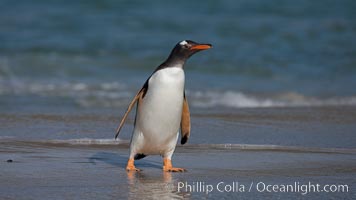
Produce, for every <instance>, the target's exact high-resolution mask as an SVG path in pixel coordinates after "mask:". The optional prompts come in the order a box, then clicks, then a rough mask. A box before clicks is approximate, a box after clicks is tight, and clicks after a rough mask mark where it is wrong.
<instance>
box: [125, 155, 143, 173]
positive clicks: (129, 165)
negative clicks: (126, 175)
mask: <svg viewBox="0 0 356 200" xmlns="http://www.w3.org/2000/svg"><path fill="white" fill-rule="evenodd" d="M126 171H136V172H138V171H141V170H140V169H138V168H136V167H135V165H134V159H133V158H130V159H129V160H128V161H127V166H126Z"/></svg>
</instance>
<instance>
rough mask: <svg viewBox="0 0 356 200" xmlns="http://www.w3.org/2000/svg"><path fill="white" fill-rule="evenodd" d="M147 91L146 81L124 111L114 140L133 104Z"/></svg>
mask: <svg viewBox="0 0 356 200" xmlns="http://www.w3.org/2000/svg"><path fill="white" fill-rule="evenodd" d="M147 89H148V80H147V81H146V83H145V84H144V85H143V87H142V88H141V90H140V91H139V92H138V93H137V94H136V96H135V97H134V98H133V99H132V101H131V103H130V104H129V107H128V108H127V110H126V112H125V115H124V117H122V119H121V122H120V125H119V127H118V128H117V129H116V135H115V139H116V138H117V136H119V133H120V130H121V128H122V126H123V125H124V123H125V121H126V118H127V116H128V115H129V113H130V111H131V110H132V108H133V107H134V105H135V103H136V102H138V101H139V100H140V99H143V97H144V96H145V95H146V92H147Z"/></svg>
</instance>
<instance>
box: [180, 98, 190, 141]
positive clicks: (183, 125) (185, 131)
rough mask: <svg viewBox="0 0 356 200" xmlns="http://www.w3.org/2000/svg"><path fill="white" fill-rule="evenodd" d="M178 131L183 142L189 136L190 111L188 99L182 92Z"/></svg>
mask: <svg viewBox="0 0 356 200" xmlns="http://www.w3.org/2000/svg"><path fill="white" fill-rule="evenodd" d="M180 133H181V137H182V139H181V141H180V143H181V144H185V143H186V142H187V141H188V138H189V136H190V112H189V105H188V100H187V98H186V96H185V93H184V100H183V109H182V119H181V122H180Z"/></svg>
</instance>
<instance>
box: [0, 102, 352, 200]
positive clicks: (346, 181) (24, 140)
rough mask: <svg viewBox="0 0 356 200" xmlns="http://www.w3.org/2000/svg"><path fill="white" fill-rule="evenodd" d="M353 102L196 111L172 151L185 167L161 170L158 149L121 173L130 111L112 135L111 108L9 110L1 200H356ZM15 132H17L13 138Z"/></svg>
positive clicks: (0, 160) (0, 164)
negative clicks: (332, 188) (186, 138)
mask: <svg viewBox="0 0 356 200" xmlns="http://www.w3.org/2000/svg"><path fill="white" fill-rule="evenodd" d="M351 108H352V107H351ZM353 109H354V108H352V109H350V108H335V107H331V108H290V109H283V108H279V109H256V110H254V109H245V110H244V109H242V110H236V111H234V112H230V113H229V114H227V112H226V111H224V110H214V111H210V112H206V111H204V112H203V111H201V112H196V113H195V114H193V119H194V121H193V131H194V132H193V135H192V140H191V141H190V142H189V144H188V145H184V146H178V147H177V150H176V152H175V154H174V156H173V164H174V165H175V166H177V167H184V168H186V169H187V170H188V172H186V173H163V172H162V169H161V168H162V161H161V158H160V157H159V156H148V157H147V158H145V159H142V160H139V161H137V162H136V164H137V167H138V168H140V169H142V170H143V171H141V172H138V173H127V172H126V171H125V169H124V168H125V165H126V161H127V156H128V141H127V138H128V137H129V135H130V134H129V131H130V129H131V128H132V118H131V120H130V121H131V122H130V123H129V125H128V126H126V127H125V129H124V134H123V135H122V136H121V138H122V140H120V141H114V140H112V132H110V131H108V130H109V129H111V128H112V125H114V124H116V123H115V122H116V119H115V118H114V117H112V116H113V114H112V113H110V112H107V111H105V112H102V113H100V115H95V114H83V113H81V114H80V115H78V114H70V113H56V114H53V113H45V114H36V113H26V114H17V113H6V114H3V115H1V117H0V120H1V122H2V124H4V126H2V128H1V134H2V135H1V139H0V199H121V198H123V199H127V198H128V199H143V198H145V199H157V198H159V199H172V198H177V199H182V198H183V199H200V198H203V199H204V198H216V199H222V198H226V199H230V198H242V199H261V198H263V199H278V198H281V199H310V198H312V199H353V198H355V195H356V193H355V185H356V181H355V180H356V145H355V141H356V140H355V139H354V138H355V134H354V133H355V130H356V129H355V121H354V119H355V111H353ZM78 116H81V117H78ZM28 124H32V126H28ZM24 127H27V129H26V128H24ZM60 130H61V131H60ZM20 131H25V133H19V132H20ZM86 131H87V132H86ZM12 132H13V133H15V132H16V133H17V134H18V135H14V136H12V137H9V136H11V134H10V133H12ZM31 132H33V133H32V135H30V134H31ZM52 132H53V134H52ZM46 133H47V134H46ZM21 134H22V135H21ZM103 135H104V136H103ZM105 135H108V136H107V137H105ZM109 135H110V136H111V137H109ZM22 136H23V137H22ZM30 136H31V137H32V138H31V137H30ZM100 136H101V137H100ZM83 138H87V139H83ZM88 138H90V139H88ZM263 184H265V185H279V187H280V186H281V185H298V187H299V189H300V188H301V187H303V186H301V185H307V184H314V185H316V184H319V185H321V186H324V185H332V184H335V185H347V186H348V191H345V190H344V191H336V192H326V191H319V192H317V191H304V192H303V191H301V190H299V191H293V192H292V191H289V192H281V191H277V192H268V191H267V190H263V187H262V186H263ZM210 186H211V187H212V188H213V189H212V190H211V191H207V190H208V189H209V188H210ZM236 190H237V191H236ZM303 193H305V194H303Z"/></svg>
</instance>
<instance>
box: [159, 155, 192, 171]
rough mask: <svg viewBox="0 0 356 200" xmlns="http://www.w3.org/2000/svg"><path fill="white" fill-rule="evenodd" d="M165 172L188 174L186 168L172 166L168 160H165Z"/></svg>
mask: <svg viewBox="0 0 356 200" xmlns="http://www.w3.org/2000/svg"><path fill="white" fill-rule="evenodd" d="M163 171H165V172H186V171H187V170H186V169H184V168H178V167H173V166H172V161H171V160H170V159H168V158H164V159H163Z"/></svg>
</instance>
